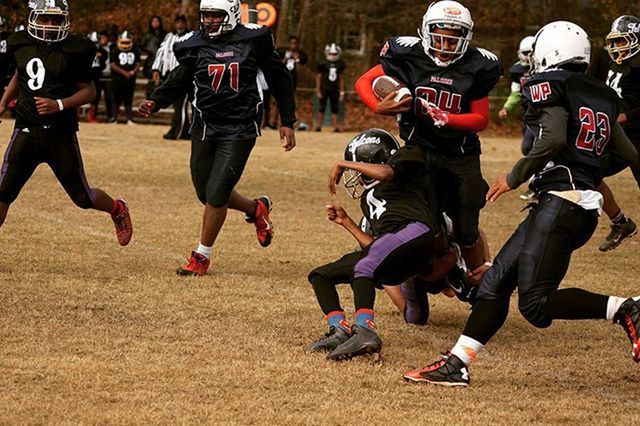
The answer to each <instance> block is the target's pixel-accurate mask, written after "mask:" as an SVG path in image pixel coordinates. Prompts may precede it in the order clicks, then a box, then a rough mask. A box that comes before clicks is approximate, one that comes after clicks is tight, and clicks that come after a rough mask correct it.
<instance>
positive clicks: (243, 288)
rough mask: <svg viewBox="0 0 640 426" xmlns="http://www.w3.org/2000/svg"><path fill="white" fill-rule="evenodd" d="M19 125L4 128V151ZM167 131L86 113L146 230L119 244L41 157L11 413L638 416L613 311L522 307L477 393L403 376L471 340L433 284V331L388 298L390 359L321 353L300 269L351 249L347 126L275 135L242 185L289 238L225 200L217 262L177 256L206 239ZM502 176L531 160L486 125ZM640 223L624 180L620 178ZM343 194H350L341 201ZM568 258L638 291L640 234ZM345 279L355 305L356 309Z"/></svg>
mask: <svg viewBox="0 0 640 426" xmlns="http://www.w3.org/2000/svg"><path fill="white" fill-rule="evenodd" d="M12 125H13V123H12V122H10V121H9V122H5V123H3V124H2V126H1V127H0V148H1V149H2V151H4V149H5V148H6V146H7V141H8V136H9V132H10V130H11V127H12ZM164 130H165V129H164V128H162V127H153V126H137V127H131V128H129V127H122V126H115V125H111V126H108V125H94V126H86V125H85V126H83V127H82V131H81V133H80V139H81V144H82V146H83V151H84V159H85V165H86V169H87V170H88V176H89V180H90V182H91V183H92V184H93V185H96V186H99V187H102V188H104V189H106V190H107V191H109V192H110V193H111V194H113V195H115V196H119V195H124V196H126V197H127V199H128V200H129V202H130V206H131V210H132V214H133V219H134V224H135V229H136V233H135V235H134V242H133V243H132V245H131V246H130V247H127V248H124V249H123V248H120V247H119V246H118V245H117V243H116V242H115V237H114V235H113V230H112V229H111V227H112V225H111V222H110V220H109V219H108V217H106V216H104V215H102V214H98V213H95V212H83V211H81V210H79V209H77V208H76V207H74V206H73V205H72V204H71V202H70V201H68V199H67V198H66V196H65V194H64V192H63V191H62V189H61V188H60V186H59V185H58V184H57V183H56V181H55V180H54V178H53V176H52V174H51V173H50V171H49V170H48V169H47V168H46V166H44V167H41V168H40V169H39V170H38V171H37V173H36V174H35V175H34V177H33V178H32V179H31V181H30V182H29V183H28V185H27V187H26V188H25V190H24V191H23V193H22V195H21V197H20V198H19V200H18V201H17V202H16V203H15V205H14V206H13V207H12V210H11V211H10V216H9V218H8V220H7V223H6V224H5V226H4V227H3V228H2V230H1V231H0V247H2V256H1V257H0V283H1V284H0V389H2V391H1V392H0V423H3V424H17V423H100V424H104V423H242V424H263V423H270V424H272V423H279V424H283V423H289V424H301V423H314V424H357V423H358V424H362V423H365V422H366V423H375V424H387V423H392V422H395V423H415V424H418V423H421V424H426V423H434V424H444V423H453V424H459V423H485V424H487V423H500V424H506V423H510V424H522V423H525V422H527V423H554V424H555V423H566V424H576V423H588V424H592V423H598V424H604V423H608V424H638V422H639V421H640V415H639V414H638V412H639V408H640V404H639V403H638V399H637V395H638V386H639V383H640V370H639V367H638V366H637V365H634V364H633V362H632V361H631V360H630V357H629V352H630V351H629V344H628V342H627V340H626V337H625V336H624V333H623V331H622V330H621V329H618V328H616V327H613V326H611V325H609V324H606V323H604V322H574V323H569V322H561V321H559V322H557V323H556V324H554V325H553V326H552V327H551V329H549V330H546V331H538V330H536V329H533V328H532V327H530V326H529V325H528V324H527V323H526V322H525V321H524V320H523V319H522V318H521V317H520V315H519V314H518V312H517V309H512V313H511V316H510V319H509V320H508V322H507V324H506V326H505V327H504V329H503V330H502V331H501V332H500V333H499V334H498V336H497V337H496V339H495V340H494V341H493V342H492V343H491V344H490V345H489V347H488V348H487V350H486V351H485V352H484V353H483V354H482V355H481V356H480V357H479V360H478V361H477V363H476V364H475V365H473V367H472V369H471V373H472V380H473V382H474V383H473V386H472V387H470V388H469V389H467V390H450V389H438V388H435V387H429V386H416V385H410V384H406V383H404V382H403V381H402V379H401V374H402V373H403V372H404V371H405V370H406V369H408V368H410V367H417V366H421V365H423V364H425V363H426V362H430V361H432V360H433V359H434V357H435V356H437V354H438V352H439V351H441V350H445V349H447V348H449V347H450V345H451V344H452V343H454V342H455V339H456V338H457V336H458V333H459V331H460V330H461V328H462V326H463V324H464V322H465V319H466V317H467V313H468V311H467V308H466V307H465V306H463V305H462V304H459V303H456V302H455V301H452V300H450V299H446V298H444V297H432V299H431V305H432V307H431V309H432V316H431V319H430V325H429V326H428V327H427V328H419V327H413V326H407V325H405V324H403V322H402V321H401V318H400V316H399V315H397V314H396V313H395V312H394V309H393V307H392V305H391V304H390V302H389V301H388V300H387V299H386V298H385V297H384V296H383V295H380V297H379V302H378V314H379V316H378V323H379V326H380V330H381V335H382V337H383V339H384V343H385V347H384V357H383V361H382V362H379V363H373V362H372V361H370V360H355V361H352V362H349V363H344V364H335V363H330V362H327V361H325V360H324V359H323V357H322V356H317V355H306V354H304V353H303V351H302V347H303V345H304V344H306V343H307V342H309V341H310V340H312V339H315V338H316V337H318V336H319V335H320V334H321V333H322V332H323V331H324V328H325V326H324V323H323V319H322V314H321V313H320V310H319V308H318V307H317V305H316V303H315V300H314V297H313V292H312V290H311V288H310V286H309V285H308V284H307V282H306V274H307V272H308V271H309V270H310V269H312V268H313V267H314V266H316V265H319V264H321V263H324V262H327V261H330V260H333V259H334V258H336V257H338V256H339V255H341V254H342V253H344V252H346V251H347V250H351V249H353V247H354V246H355V243H354V242H353V241H352V240H351V239H350V238H349V237H348V236H347V235H345V233H344V232H341V230H340V229H337V228H336V227H335V226H333V225H332V224H331V223H329V222H328V221H327V220H326V219H325V218H324V212H323V211H324V205H325V203H326V202H327V201H328V200H329V197H328V196H327V191H326V189H325V178H326V175H327V171H328V166H329V165H330V164H331V163H332V161H333V160H334V159H336V158H337V157H339V156H340V155H341V152H342V150H343V146H344V143H345V142H346V140H347V139H348V137H349V136H348V135H334V134H328V133H325V134H315V133H308V134H299V147H298V148H297V149H296V150H295V151H294V152H292V153H290V154H284V153H282V152H281V150H280V149H279V148H278V141H277V138H276V134H275V133H274V132H269V133H267V135H266V137H265V138H263V139H262V140H260V142H259V144H258V146H257V148H256V149H255V151H254V154H253V157H252V160H251V162H250V165H249V167H248V169H247V172H246V173H245V176H244V178H243V180H242V181H241V183H240V185H239V189H240V190H241V191H242V192H244V193H246V194H248V195H254V196H256V195H260V194H262V193H268V194H270V195H271V196H272V198H273V200H274V201H275V210H274V215H273V216H274V221H275V226H276V236H275V239H274V242H273V245H272V246H271V247H269V248H268V249H261V248H260V247H259V245H258V243H257V241H255V237H254V234H253V229H252V227H251V226H249V225H247V224H245V223H244V221H243V218H242V217H241V215H240V214H238V213H231V214H230V215H229V219H228V222H227V224H226V225H225V228H224V230H223V232H222V235H221V237H220V240H219V243H218V245H217V247H216V248H215V252H214V253H215V254H214V260H213V268H212V270H211V273H210V274H209V275H208V276H207V277H205V278H202V279H183V278H179V277H177V276H176V275H175V274H174V268H175V267H176V266H177V265H178V263H179V262H180V260H181V259H182V258H183V256H185V255H186V254H187V253H188V252H189V250H191V249H192V248H193V247H194V244H195V243H197V235H198V230H199V222H200V213H201V207H200V206H199V205H198V203H197V201H196V199H195V196H194V192H193V189H192V187H191V182H190V178H189V173H188V155H189V148H188V144H186V143H184V142H167V141H164V140H162V139H161V135H162V133H163V131H164ZM484 143H485V155H484V156H483V166H484V170H485V176H486V178H487V179H488V180H492V179H494V178H495V177H496V176H497V175H498V174H499V173H500V172H503V171H505V170H506V169H507V167H508V166H509V165H510V164H511V163H512V162H513V160H514V158H515V157H516V156H517V155H518V143H517V142H516V141H514V140H500V139H489V138H485V142H484ZM611 183H612V187H613V188H614V190H615V191H616V195H617V196H618V198H619V199H620V201H621V202H622V204H623V205H624V206H625V208H626V210H627V211H628V212H629V213H631V214H632V215H633V216H634V217H638V218H640V210H639V209H638V207H637V204H636V202H635V201H636V200H637V197H638V189H637V187H636V185H635V183H634V182H633V180H632V178H631V175H630V173H628V172H624V173H623V174H622V175H621V176H619V177H616V178H614V179H612V180H611ZM339 200H340V201H341V202H343V203H349V209H350V211H352V212H355V209H356V206H355V205H354V204H352V203H350V202H349V201H348V200H347V199H346V196H343V195H342V194H341V195H340V196H339ZM520 207H521V202H520V201H519V200H518V199H517V194H512V195H509V196H507V197H505V198H504V199H502V200H500V202H499V204H497V205H495V206H489V207H487V208H486V209H485V210H484V214H483V217H482V222H483V226H484V228H485V229H486V230H487V231H488V234H489V236H490V241H491V246H492V248H493V250H494V251H495V250H496V249H497V248H499V246H500V245H501V243H502V242H503V241H504V240H505V238H507V236H508V235H509V234H510V232H511V231H512V230H513V228H514V227H515V225H516V224H517V222H518V221H519V220H521V218H522V217H523V215H524V213H518V211H519V209H520ZM601 222H602V223H601V225H600V227H599V229H598V231H597V234H596V236H595V237H594V239H593V241H591V242H590V243H589V244H588V245H587V246H586V247H585V248H583V249H582V250H581V251H580V252H578V253H577V254H576V255H575V257H574V260H573V263H572V266H571V270H570V273H569V276H568V277H567V279H566V282H565V284H564V285H565V286H571V285H580V286H582V287H584V288H587V289H590V290H595V291H600V292H604V293H616V294H623V295H630V294H638V293H640V289H639V288H638V285H637V278H636V275H637V270H638V265H639V263H640V262H639V261H638V255H637V251H638V240H632V241H630V242H628V243H625V244H624V245H623V246H622V247H620V248H619V249H618V250H616V251H614V252H612V253H607V254H600V253H599V252H598V251H597V243H598V241H599V240H600V238H602V237H603V236H604V235H605V233H606V232H607V226H606V221H604V220H603V221H601ZM349 293H350V291H349V290H348V288H343V289H342V290H341V294H343V295H344V296H345V306H346V307H349V308H350V309H349V311H350V312H352V308H351V297H350V295H349Z"/></svg>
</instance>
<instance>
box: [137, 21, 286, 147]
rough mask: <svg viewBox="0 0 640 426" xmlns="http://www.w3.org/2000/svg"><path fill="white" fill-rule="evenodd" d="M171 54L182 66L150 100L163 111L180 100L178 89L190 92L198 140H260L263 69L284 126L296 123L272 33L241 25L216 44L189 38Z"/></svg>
mask: <svg viewBox="0 0 640 426" xmlns="http://www.w3.org/2000/svg"><path fill="white" fill-rule="evenodd" d="M173 51H174V53H175V55H176V58H177V60H178V62H179V63H180V65H179V66H178V67H177V68H176V69H174V70H173V71H172V72H171V73H170V74H169V77H168V78H167V80H165V82H163V84H162V85H161V86H160V87H159V88H158V89H157V90H156V91H155V92H154V93H153V94H152V95H151V97H150V99H152V100H153V101H155V102H156V104H157V108H165V107H167V106H169V105H171V103H173V102H174V101H175V99H176V96H179V95H178V91H179V89H180V88H182V89H184V88H185V87H189V91H190V92H191V93H190V99H191V101H192V104H193V107H194V109H195V111H196V112H195V114H194V124H193V129H192V132H191V134H192V135H193V136H194V137H200V135H202V139H203V140H204V139H205V138H225V139H227V140H243V139H250V138H255V137H256V136H257V135H259V134H260V130H259V129H260V125H259V123H260V120H261V115H262V96H261V91H260V89H259V86H258V83H257V76H258V70H259V69H260V70H262V71H263V73H264V76H265V79H266V80H267V83H268V85H269V88H270V90H271V93H272V94H273V96H274V97H275V99H276V101H277V103H278V108H279V110H280V113H281V117H282V123H283V124H284V125H287V126H292V125H293V123H294V122H295V120H296V118H295V97H294V91H293V85H292V83H291V76H290V75H289V71H288V70H287V68H286V67H285V65H284V64H283V63H282V62H281V59H280V57H279V56H278V54H277V53H276V51H275V49H274V46H273V35H272V34H271V30H270V29H269V28H267V27H262V26H258V25H240V26H238V27H236V28H235V29H234V30H233V31H231V32H230V33H228V34H224V35H222V36H220V37H217V38H215V39H209V38H207V37H205V36H203V35H202V34H201V33H200V32H199V31H198V32H191V33H189V34H186V35H185V36H183V37H181V38H180V39H178V40H177V41H176V42H175V44H174V45H173Z"/></svg>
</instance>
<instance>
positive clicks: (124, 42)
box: [118, 31, 133, 52]
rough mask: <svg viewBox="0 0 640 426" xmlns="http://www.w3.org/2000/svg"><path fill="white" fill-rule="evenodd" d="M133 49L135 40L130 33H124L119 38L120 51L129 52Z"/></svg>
mask: <svg viewBox="0 0 640 426" xmlns="http://www.w3.org/2000/svg"><path fill="white" fill-rule="evenodd" d="M132 48H133V39H132V38H131V36H130V35H129V32H128V31H125V32H123V33H122V34H121V35H120V37H118V49H119V50H121V51H123V52H128V51H129V50H131V49H132Z"/></svg>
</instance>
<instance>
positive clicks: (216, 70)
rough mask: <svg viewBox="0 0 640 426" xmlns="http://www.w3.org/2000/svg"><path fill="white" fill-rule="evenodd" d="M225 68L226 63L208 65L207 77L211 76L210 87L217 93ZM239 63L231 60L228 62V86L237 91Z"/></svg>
mask: <svg viewBox="0 0 640 426" xmlns="http://www.w3.org/2000/svg"><path fill="white" fill-rule="evenodd" d="M226 70H227V64H211V65H209V77H213V80H212V81H211V87H213V91H214V92H216V93H218V90H220V85H221V84H222V77H223V76H224V74H225V71H226ZM239 74H240V64H238V63H237V62H233V63H230V64H229V86H230V87H231V89H233V90H234V91H235V92H237V91H238V88H239V84H238V82H239V81H240V75H239Z"/></svg>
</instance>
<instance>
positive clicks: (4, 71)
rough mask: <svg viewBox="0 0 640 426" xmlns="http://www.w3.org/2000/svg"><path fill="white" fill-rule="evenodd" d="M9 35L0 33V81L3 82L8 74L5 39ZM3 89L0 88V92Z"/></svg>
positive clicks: (7, 52)
mask: <svg viewBox="0 0 640 426" xmlns="http://www.w3.org/2000/svg"><path fill="white" fill-rule="evenodd" d="M10 35H11V33H9V32H0V81H3V80H4V78H5V77H6V76H8V75H9V73H10V65H9V64H10V63H11V61H10V60H9V50H8V49H7V39H8V38H9V36H10ZM2 89H4V87H0V90H2Z"/></svg>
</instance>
